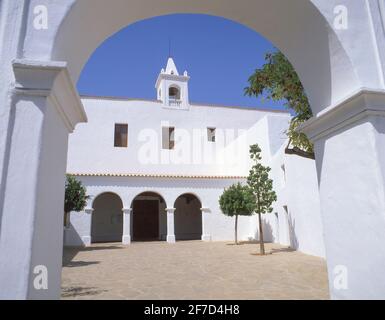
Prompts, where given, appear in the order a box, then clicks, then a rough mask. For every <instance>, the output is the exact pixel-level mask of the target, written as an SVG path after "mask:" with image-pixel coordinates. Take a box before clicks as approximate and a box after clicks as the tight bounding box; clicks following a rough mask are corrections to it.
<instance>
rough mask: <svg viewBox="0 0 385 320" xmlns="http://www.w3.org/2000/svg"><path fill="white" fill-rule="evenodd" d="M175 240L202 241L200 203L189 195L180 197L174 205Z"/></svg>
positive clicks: (196, 198)
mask: <svg viewBox="0 0 385 320" xmlns="http://www.w3.org/2000/svg"><path fill="white" fill-rule="evenodd" d="M174 208H175V217H174V223H175V239H176V240H177V241H178V240H201V239H202V212H201V208H202V203H201V201H200V200H199V199H198V197H197V196H195V195H194V194H191V193H185V194H182V195H180V196H179V197H178V198H177V199H176V201H175V204H174Z"/></svg>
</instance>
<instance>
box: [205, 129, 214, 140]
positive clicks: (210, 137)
mask: <svg viewBox="0 0 385 320" xmlns="http://www.w3.org/2000/svg"><path fill="white" fill-rule="evenodd" d="M215 131H216V129H215V128H207V140H208V141H209V142H215Z"/></svg>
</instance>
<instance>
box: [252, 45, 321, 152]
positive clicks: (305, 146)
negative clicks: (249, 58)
mask: <svg viewBox="0 0 385 320" xmlns="http://www.w3.org/2000/svg"><path fill="white" fill-rule="evenodd" d="M265 60H266V63H265V64H264V65H263V66H262V68H260V69H257V70H255V72H254V74H252V75H251V76H250V78H249V80H248V82H249V86H248V87H246V88H245V94H246V95H248V96H256V97H258V96H266V97H267V99H271V100H274V101H281V100H285V101H286V103H285V106H286V107H287V108H288V109H291V110H293V111H294V113H295V116H294V117H293V118H292V120H291V122H290V126H289V129H288V130H287V132H286V133H287V135H288V137H289V143H288V146H287V148H286V151H287V153H296V154H299V155H301V156H305V157H309V158H313V159H314V148H313V144H312V143H311V142H310V141H309V139H308V138H307V136H306V135H305V134H304V133H300V132H297V131H296V129H297V128H298V127H299V126H300V125H301V124H302V123H304V122H305V121H306V120H309V119H310V118H311V117H312V116H313V114H312V111H311V108H310V104H309V100H308V98H307V96H306V94H305V90H304V88H303V86H302V83H301V81H300V79H299V77H298V75H297V73H296V72H295V69H294V67H293V66H292V65H291V63H290V62H289V60H288V59H287V58H286V57H285V56H284V55H283V54H282V53H281V52H279V51H277V52H273V53H268V54H266V57H265ZM290 146H293V148H292V149H290Z"/></svg>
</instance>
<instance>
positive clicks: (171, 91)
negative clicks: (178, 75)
mask: <svg viewBox="0 0 385 320" xmlns="http://www.w3.org/2000/svg"><path fill="white" fill-rule="evenodd" d="M168 97H169V99H170V100H175V101H177V100H180V97H181V94H180V89H179V88H178V87H177V86H175V85H174V86H170V87H169V88H168Z"/></svg>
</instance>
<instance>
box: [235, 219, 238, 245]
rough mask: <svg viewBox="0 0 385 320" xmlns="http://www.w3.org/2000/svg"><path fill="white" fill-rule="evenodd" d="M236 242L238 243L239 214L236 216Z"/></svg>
mask: <svg viewBox="0 0 385 320" xmlns="http://www.w3.org/2000/svg"><path fill="white" fill-rule="evenodd" d="M235 244H236V245H238V215H236V216H235Z"/></svg>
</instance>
